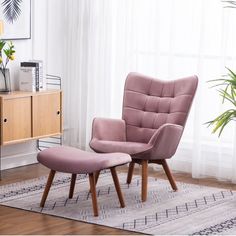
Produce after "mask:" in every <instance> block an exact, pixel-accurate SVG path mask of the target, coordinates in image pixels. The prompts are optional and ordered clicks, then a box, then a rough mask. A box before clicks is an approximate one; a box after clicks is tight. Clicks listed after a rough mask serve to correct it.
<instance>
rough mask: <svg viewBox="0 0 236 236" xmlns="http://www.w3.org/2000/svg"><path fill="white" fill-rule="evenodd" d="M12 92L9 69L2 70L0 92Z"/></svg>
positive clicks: (0, 72) (0, 73)
mask: <svg viewBox="0 0 236 236" xmlns="http://www.w3.org/2000/svg"><path fill="white" fill-rule="evenodd" d="M10 91H11V80H10V71H9V69H8V68H7V69H1V68H0V92H10Z"/></svg>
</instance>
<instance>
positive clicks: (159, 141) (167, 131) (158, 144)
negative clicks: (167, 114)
mask: <svg viewBox="0 0 236 236" xmlns="http://www.w3.org/2000/svg"><path fill="white" fill-rule="evenodd" d="M183 129H184V128H183V126H180V125H175V124H164V125H162V126H161V127H160V128H159V129H158V130H157V131H156V132H155V133H154V134H153V136H152V137H151V139H150V141H149V144H150V145H152V146H153V148H152V150H151V153H150V159H167V158H171V157H172V156H173V155H174V154H175V152H176V150H177V147H178V145H179V142H180V139H181V136H182V133H183Z"/></svg>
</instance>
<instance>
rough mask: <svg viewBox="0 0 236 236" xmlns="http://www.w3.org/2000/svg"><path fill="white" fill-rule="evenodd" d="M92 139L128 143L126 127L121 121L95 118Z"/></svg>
mask: <svg viewBox="0 0 236 236" xmlns="http://www.w3.org/2000/svg"><path fill="white" fill-rule="evenodd" d="M92 139H98V140H107V141H121V142H122V141H126V125H125V121H124V120H121V119H108V118H94V120H93V124H92Z"/></svg>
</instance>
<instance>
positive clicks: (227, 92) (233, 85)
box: [207, 68, 236, 136]
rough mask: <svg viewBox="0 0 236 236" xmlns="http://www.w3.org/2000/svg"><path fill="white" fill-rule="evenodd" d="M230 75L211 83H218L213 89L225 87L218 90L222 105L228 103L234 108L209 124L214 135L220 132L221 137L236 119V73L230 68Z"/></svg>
mask: <svg viewBox="0 0 236 236" xmlns="http://www.w3.org/2000/svg"><path fill="white" fill-rule="evenodd" d="M226 69H227V70H228V74H227V75H225V76H223V77H222V78H221V79H217V80H211V81H209V82H217V84H216V85H214V86H213V87H216V86H217V87H218V86H221V87H222V86H223V88H220V89H218V92H219V94H220V96H221V97H222V103H224V102H225V101H228V102H229V103H231V105H233V106H232V108H230V109H228V110H226V111H224V112H223V113H222V114H220V115H219V116H217V117H216V118H215V119H214V120H211V121H209V122H207V124H208V125H209V126H213V131H212V132H213V133H215V132H217V131H219V136H220V135H221V133H222V131H223V130H224V128H225V126H226V125H227V124H228V123H229V122H230V121H232V120H235V118H236V73H234V72H233V71H232V70H230V69H229V68H226Z"/></svg>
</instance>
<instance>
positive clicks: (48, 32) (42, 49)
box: [2, 0, 65, 169]
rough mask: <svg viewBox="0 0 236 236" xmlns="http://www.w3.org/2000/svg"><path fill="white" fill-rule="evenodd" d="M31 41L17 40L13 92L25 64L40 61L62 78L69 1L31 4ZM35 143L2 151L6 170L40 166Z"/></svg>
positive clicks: (12, 68) (42, 0)
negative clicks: (27, 165)
mask: <svg viewBox="0 0 236 236" xmlns="http://www.w3.org/2000/svg"><path fill="white" fill-rule="evenodd" d="M31 1H32V10H31V15H32V19H31V39H26V40H13V43H14V45H15V49H16V54H15V56H16V59H15V61H13V62H10V63H9V68H10V73H11V80H12V87H13V90H17V89H18V73H19V65H20V62H21V61H25V60H29V59H40V60H43V61H44V70H45V72H48V73H51V74H55V75H59V76H62V73H63V54H62V53H63V50H64V38H63V36H64V34H63V29H64V27H65V26H64V25H63V24H64V22H65V20H64V17H65V15H64V4H65V0H50V1H47V0H31ZM36 154H37V150H36V143H35V142H34V141H31V142H25V143H20V144H16V145H10V146H4V147H2V169H8V168H13V167H16V166H21V165H26V164H31V163H34V162H36Z"/></svg>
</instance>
